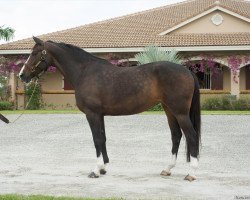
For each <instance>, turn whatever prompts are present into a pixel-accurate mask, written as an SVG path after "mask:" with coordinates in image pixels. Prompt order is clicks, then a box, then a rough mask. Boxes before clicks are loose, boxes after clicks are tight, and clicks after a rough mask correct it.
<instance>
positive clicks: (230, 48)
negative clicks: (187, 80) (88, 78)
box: [0, 45, 250, 54]
mask: <svg viewBox="0 0 250 200" xmlns="http://www.w3.org/2000/svg"><path fill="white" fill-rule="evenodd" d="M162 49H165V50H169V49H173V50H176V51H250V45H244V46H193V47H162ZM84 50H85V51H87V52H90V53H110V52H113V53H123V52H142V51H144V50H145V49H144V47H134V48H133V47H131V48H86V49H84ZM0 54H1V51H0Z"/></svg>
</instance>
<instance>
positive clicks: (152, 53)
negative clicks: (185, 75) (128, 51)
mask: <svg viewBox="0 0 250 200" xmlns="http://www.w3.org/2000/svg"><path fill="white" fill-rule="evenodd" d="M135 58H136V60H137V61H138V63H139V64H141V65H143V64H147V63H151V62H157V61H169V62H173V63H177V64H181V63H182V60H181V57H180V56H179V55H178V52H177V51H175V50H170V49H169V50H167V51H166V50H162V49H161V48H160V47H158V46H152V45H151V46H147V47H145V49H144V52H141V53H138V54H136V55H135Z"/></svg>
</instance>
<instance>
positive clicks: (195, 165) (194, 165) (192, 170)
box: [188, 156, 198, 178]
mask: <svg viewBox="0 0 250 200" xmlns="http://www.w3.org/2000/svg"><path fill="white" fill-rule="evenodd" d="M197 169H198V159H197V158H195V157H192V156H190V170H189V173H188V174H189V175H190V176H193V177H195V178H196V175H195V174H196V171H197Z"/></svg>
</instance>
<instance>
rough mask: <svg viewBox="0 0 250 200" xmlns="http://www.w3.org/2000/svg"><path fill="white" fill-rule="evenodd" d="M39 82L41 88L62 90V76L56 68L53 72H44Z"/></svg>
mask: <svg viewBox="0 0 250 200" xmlns="http://www.w3.org/2000/svg"><path fill="white" fill-rule="evenodd" d="M40 82H41V85H42V89H43V90H63V77H62V75H61V74H60V72H59V71H58V70H57V71H56V72H54V73H46V74H45V75H44V76H42V78H41V81H40Z"/></svg>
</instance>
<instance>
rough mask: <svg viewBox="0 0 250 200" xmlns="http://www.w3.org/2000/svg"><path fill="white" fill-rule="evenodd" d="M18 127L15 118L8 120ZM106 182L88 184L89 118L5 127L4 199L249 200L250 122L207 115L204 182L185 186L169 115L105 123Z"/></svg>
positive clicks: (30, 118)
mask: <svg viewBox="0 0 250 200" xmlns="http://www.w3.org/2000/svg"><path fill="white" fill-rule="evenodd" d="M6 116H7V117H8V118H9V119H10V120H14V119H15V118H16V117H17V115H6ZM105 122H106V134H107V149H108V155H109V158H110V163H109V165H108V168H107V171H108V172H107V174H106V175H103V176H101V177H100V178H98V179H90V178H88V177H87V176H88V174H89V172H90V171H91V170H92V169H93V167H94V166H95V164H96V155H95V148H94V144H93V140H92V134H91V132H90V128H89V126H88V123H87V120H86V118H85V116H84V115H83V114H41V115H38V114H37V115H32V114H29V115H23V116H22V117H21V118H20V119H19V120H18V121H17V122H16V123H15V124H9V125H6V124H4V123H3V122H0V137H1V139H0V194H10V193H11V194H13V193H15V194H25V195H29V194H43V195H54V196H73V197H92V198H95V197H117V198H124V199H173V200H176V199H225V200H230V199H240V198H245V199H246V198H249V199H250V147H249V146H250V116H249V115H202V148H201V155H200V162H199V170H198V172H197V176H198V180H196V181H194V182H191V183H190V182H188V181H184V180H183V179H184V177H185V176H186V175H187V170H188V164H187V163H186V161H185V158H186V157H185V142H184V140H183V139H182V142H181V145H180V150H179V154H178V160H177V165H176V167H175V168H174V169H173V170H172V175H171V176H170V177H161V176H160V173H161V171H162V170H163V169H164V168H165V167H166V166H167V165H168V164H169V162H170V161H171V153H170V152H171V147H172V144H171V136H170V130H169V127H168V123H167V118H166V116H165V115H160V114H159V115H151V114H150V115H143V114H142V115H134V116H122V117H105Z"/></svg>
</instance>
